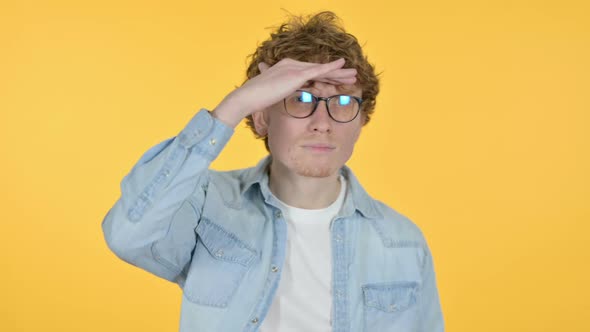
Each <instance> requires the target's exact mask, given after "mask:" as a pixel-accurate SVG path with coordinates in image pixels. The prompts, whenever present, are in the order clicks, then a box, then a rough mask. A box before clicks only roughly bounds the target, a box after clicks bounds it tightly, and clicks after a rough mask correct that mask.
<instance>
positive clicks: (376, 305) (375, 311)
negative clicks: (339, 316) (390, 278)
mask: <svg viewBox="0 0 590 332" xmlns="http://www.w3.org/2000/svg"><path fill="white" fill-rule="evenodd" d="M362 289H363V300H364V326H365V328H364V331H367V332H368V331H380V332H386V331H415V329H416V327H417V326H416V325H417V323H418V319H417V318H418V312H417V311H418V308H417V305H416V298H417V293H418V291H419V288H418V283H417V282H403V281H402V282H390V283H378V284H367V285H363V287H362Z"/></svg>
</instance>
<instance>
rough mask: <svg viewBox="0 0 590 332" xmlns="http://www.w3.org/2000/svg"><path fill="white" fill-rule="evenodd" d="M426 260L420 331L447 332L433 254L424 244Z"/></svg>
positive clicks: (420, 297) (423, 274)
mask: <svg viewBox="0 0 590 332" xmlns="http://www.w3.org/2000/svg"><path fill="white" fill-rule="evenodd" d="M424 250H425V258H424V266H423V268H422V290H421V292H420V293H419V294H420V295H419V298H418V301H417V303H418V305H419V306H420V308H419V309H420V323H421V325H422V326H421V328H420V329H419V331H424V332H426V331H428V332H443V331H444V330H445V326H444V318H443V314H442V309H441V305H440V299H439V295H438V289H437V286H436V273H435V271H434V263H433V259H432V254H431V252H430V248H429V247H428V244H426V242H425V244H424Z"/></svg>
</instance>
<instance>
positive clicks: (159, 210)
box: [102, 109, 234, 283]
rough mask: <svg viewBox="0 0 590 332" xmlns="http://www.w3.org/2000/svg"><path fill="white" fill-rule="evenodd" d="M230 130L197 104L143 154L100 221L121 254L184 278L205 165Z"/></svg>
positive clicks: (204, 183) (166, 275)
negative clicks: (179, 127) (173, 132)
mask: <svg viewBox="0 0 590 332" xmlns="http://www.w3.org/2000/svg"><path fill="white" fill-rule="evenodd" d="M233 132H234V130H233V128H231V127H229V126H227V125H226V124H224V123H223V122H221V121H219V120H218V119H216V118H214V117H213V116H212V115H211V114H210V113H209V111H208V110H206V109H201V110H200V111H199V112H197V113H196V114H195V115H194V116H193V118H192V119H191V120H190V121H189V123H188V124H187V125H186V126H185V128H183V129H182V131H181V132H180V133H179V134H178V135H177V136H175V137H172V138H169V139H166V140H164V141H162V142H160V143H159V144H157V145H155V146H153V147H151V148H150V149H148V150H147V151H146V152H145V153H144V154H143V155H142V156H141V158H140V159H139V161H138V162H137V163H136V164H135V165H134V166H133V167H132V169H131V171H130V172H129V173H128V174H127V175H126V176H125V177H124V178H123V180H122V181H121V196H120V197H119V199H118V200H117V201H116V203H115V204H114V206H113V207H112V208H111V209H110V210H109V211H108V213H107V214H106V216H105V217H104V219H103V221H102V230H103V234H104V237H105V240H106V243H107V245H108V246H109V248H110V249H111V250H112V251H113V252H114V253H115V254H116V255H117V256H118V257H119V258H121V259H123V260H124V261H126V262H128V263H130V264H132V265H135V266H138V267H140V268H143V269H145V270H147V271H149V272H151V273H153V274H155V275H157V276H159V277H162V278H165V279H167V280H170V281H175V282H180V283H182V281H183V280H182V273H183V270H184V269H185V267H186V265H187V264H188V263H189V262H190V257H191V252H192V250H193V248H194V246H195V244H196V236H195V233H194V228H195V227H196V226H197V224H198V220H199V218H200V208H201V207H202V203H203V201H204V199H205V195H206V188H207V185H208V168H209V166H210V164H211V162H212V161H213V160H214V159H215V158H216V157H217V156H218V155H219V153H220V152H221V150H222V149H223V147H224V146H225V145H226V143H227V142H228V141H229V139H230V138H231V136H232V135H233ZM189 197H190V199H189Z"/></svg>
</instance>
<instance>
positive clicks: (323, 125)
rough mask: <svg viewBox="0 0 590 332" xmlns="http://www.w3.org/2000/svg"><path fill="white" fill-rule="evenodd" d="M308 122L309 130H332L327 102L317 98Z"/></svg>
mask: <svg viewBox="0 0 590 332" xmlns="http://www.w3.org/2000/svg"><path fill="white" fill-rule="evenodd" d="M310 118H311V121H310V123H309V125H310V130H311V131H319V132H330V131H332V121H333V120H332V118H331V117H330V114H328V103H327V102H326V101H325V100H319V101H318V105H317V108H316V110H315V112H313V114H312V115H311V117H310Z"/></svg>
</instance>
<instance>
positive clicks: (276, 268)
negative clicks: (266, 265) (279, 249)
mask: <svg viewBox="0 0 590 332" xmlns="http://www.w3.org/2000/svg"><path fill="white" fill-rule="evenodd" d="M270 270H271V271H272V272H279V268H278V267H276V266H274V265H273V267H272V268H271V269H270Z"/></svg>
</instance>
